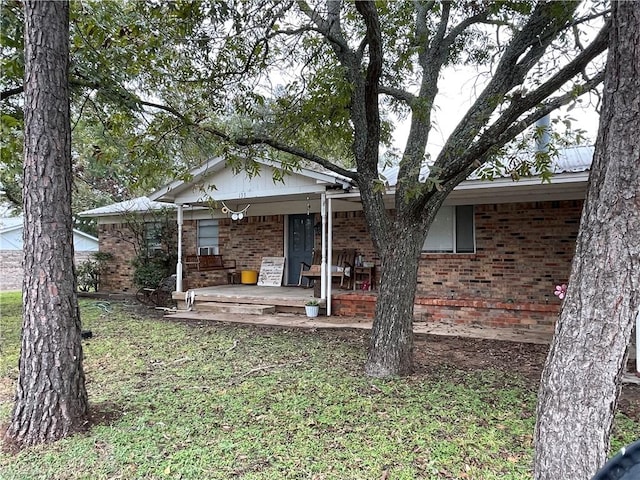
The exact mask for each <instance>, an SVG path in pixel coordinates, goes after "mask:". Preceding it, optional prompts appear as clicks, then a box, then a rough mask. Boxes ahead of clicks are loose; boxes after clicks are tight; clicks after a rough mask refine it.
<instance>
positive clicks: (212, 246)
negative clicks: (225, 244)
mask: <svg viewBox="0 0 640 480" xmlns="http://www.w3.org/2000/svg"><path fill="white" fill-rule="evenodd" d="M218 238H219V230H218V220H200V221H198V255H217V254H218V246H219V244H218Z"/></svg>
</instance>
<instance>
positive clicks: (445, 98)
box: [394, 68, 599, 157]
mask: <svg viewBox="0 0 640 480" xmlns="http://www.w3.org/2000/svg"><path fill="white" fill-rule="evenodd" d="M443 78H444V79H443V80H440V82H439V83H438V88H439V91H438V96H437V98H436V106H435V111H434V113H433V114H432V118H433V121H434V123H435V126H434V129H433V130H432V132H431V134H430V137H429V145H428V147H427V151H428V152H429V153H430V154H431V156H432V157H435V156H437V154H438V153H439V151H440V148H441V147H442V146H443V145H444V142H445V141H446V139H447V137H448V136H449V135H450V134H451V132H452V131H453V129H454V128H455V126H456V125H457V124H458V122H459V121H460V120H461V119H462V117H463V115H464V114H465V113H466V112H467V110H468V109H469V107H470V106H471V104H472V103H473V100H474V98H475V93H474V92H476V89H479V88H481V85H478V84H479V83H480V81H481V80H480V78H479V76H478V72H477V71H476V70H475V69H474V68H466V69H465V68H457V69H455V70H454V69H449V70H447V71H445V72H444V74H443ZM476 85H478V86H477V87H476ZM592 100H593V102H596V101H597V99H596V98H595V97H592ZM589 103H590V98H589V94H585V95H584V96H583V97H582V104H583V105H584V106H580V104H577V106H576V107H575V108H573V109H572V110H571V111H570V112H567V109H566V108H564V109H562V110H558V111H555V112H554V113H552V114H551V118H552V119H553V118H564V117H565V115H567V114H568V115H569V116H570V117H571V119H572V120H571V123H572V127H573V128H580V129H583V130H585V131H586V132H587V133H586V135H587V138H588V139H589V141H588V142H587V143H588V144H590V145H593V144H594V143H595V140H596V136H597V133H598V121H599V116H598V113H597V112H596V108H595V106H594V105H591V106H589V105H587V104H589ZM408 134H409V121H408V120H407V121H400V120H399V121H398V123H397V129H396V132H395V133H394V147H395V148H396V149H399V150H400V151H402V150H403V149H404V146H405V142H406V139H407V136H408Z"/></svg>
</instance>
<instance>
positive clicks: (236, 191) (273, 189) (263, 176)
mask: <svg viewBox="0 0 640 480" xmlns="http://www.w3.org/2000/svg"><path fill="white" fill-rule="evenodd" d="M274 173H276V168H275V167H274V166H272V165H269V164H267V163H262V164H261V169H260V174H259V175H254V176H251V175H249V174H248V173H247V172H246V171H245V170H241V171H239V172H237V173H234V172H233V171H232V169H230V168H220V169H211V170H210V171H209V173H208V174H206V173H205V174H202V176H200V177H199V178H195V179H194V180H193V181H192V182H189V183H184V182H180V183H179V184H174V185H172V186H169V187H168V188H166V189H165V191H164V193H163V192H162V190H163V189H161V190H159V191H158V192H157V193H156V194H154V195H153V196H152V197H151V198H154V199H158V200H161V201H171V202H174V203H177V204H191V203H195V204H198V203H205V202H207V201H210V200H216V201H224V200H244V199H246V200H251V199H271V200H278V197H281V198H284V197H291V196H295V195H301V194H302V195H304V194H311V193H322V192H324V191H326V188H327V185H331V184H334V183H336V178H335V177H331V176H329V175H325V174H320V173H317V172H309V171H305V170H302V171H301V172H291V173H289V174H287V175H285V176H284V178H283V179H282V180H274ZM310 173H311V174H310ZM172 187H173V188H172Z"/></svg>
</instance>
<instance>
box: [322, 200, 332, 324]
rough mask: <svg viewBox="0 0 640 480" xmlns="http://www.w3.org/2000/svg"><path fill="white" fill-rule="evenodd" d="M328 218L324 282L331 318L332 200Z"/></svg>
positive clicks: (328, 315)
mask: <svg viewBox="0 0 640 480" xmlns="http://www.w3.org/2000/svg"><path fill="white" fill-rule="evenodd" d="M327 207H328V212H327V213H328V217H329V221H328V223H327V237H328V241H327V267H328V268H327V274H326V275H325V278H324V280H325V281H326V282H327V300H326V306H327V317H330V316H331V283H332V282H331V268H332V265H333V263H332V262H333V259H332V258H331V257H332V256H333V211H332V210H333V203H332V201H331V198H329V201H328V204H327Z"/></svg>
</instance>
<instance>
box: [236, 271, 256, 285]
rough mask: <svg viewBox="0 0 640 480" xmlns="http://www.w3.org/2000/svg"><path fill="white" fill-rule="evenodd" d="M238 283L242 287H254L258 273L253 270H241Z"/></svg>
mask: <svg viewBox="0 0 640 480" xmlns="http://www.w3.org/2000/svg"><path fill="white" fill-rule="evenodd" d="M240 283H242V284H243V285H255V284H256V283H258V272H256V271H255V270H241V271H240Z"/></svg>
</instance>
